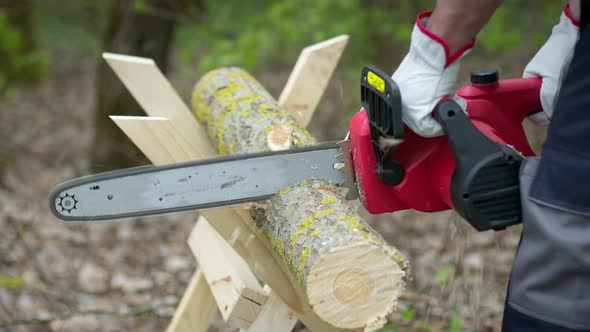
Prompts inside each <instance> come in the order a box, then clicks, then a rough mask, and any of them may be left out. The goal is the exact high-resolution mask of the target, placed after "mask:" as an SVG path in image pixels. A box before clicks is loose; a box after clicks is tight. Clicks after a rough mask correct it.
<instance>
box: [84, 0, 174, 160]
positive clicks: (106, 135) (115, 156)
mask: <svg viewBox="0 0 590 332" xmlns="http://www.w3.org/2000/svg"><path fill="white" fill-rule="evenodd" d="M178 1H181V0H178ZM144 2H145V3H146V5H150V6H152V5H153V6H159V7H158V8H161V9H162V10H165V13H166V15H158V12H157V9H156V10H153V9H151V10H146V11H145V12H144V11H142V12H138V11H137V10H136V9H134V6H133V1H131V0H121V1H119V0H117V1H111V2H110V3H111V7H110V11H109V18H108V23H107V25H106V27H105V30H104V33H103V47H102V49H103V50H104V51H106V52H113V53H121V54H128V55H136V56H141V57H147V58H152V59H154V61H155V62H156V63H157V64H158V66H159V67H160V68H161V69H162V71H163V72H166V70H167V68H168V57H169V53H170V49H171V45H172V41H173V36H174V30H175V27H176V21H175V18H174V17H173V15H172V16H171V14H170V13H174V11H175V10H178V8H179V7H178V4H177V3H176V2H177V1H173V0H169V1H157V0H149V1H148V0H145V1H144ZM150 8H151V7H150ZM113 114H116V115H144V113H143V112H142V110H141V108H140V106H139V105H138V104H137V102H136V101H135V100H134V99H133V97H132V96H131V94H130V93H129V92H128V91H127V89H126V88H125V86H124V85H123V84H122V83H121V82H120V81H119V79H118V78H117V77H116V75H115V74H114V73H113V71H112V70H111V69H110V68H109V66H108V65H107V63H106V62H105V61H103V60H102V59H100V60H99V62H98V66H97V85H96V109H95V113H94V123H95V134H94V139H93V143H92V149H91V164H92V167H93V168H94V170H95V171H104V170H108V169H116V168H124V167H129V166H133V165H137V164H139V163H146V162H147V161H146V160H145V157H144V156H143V155H142V153H141V152H140V151H139V150H138V149H137V148H136V147H135V145H133V144H132V143H131V142H130V141H129V140H127V139H126V137H125V135H124V134H123V132H121V131H120V130H119V129H118V128H117V126H116V125H115V124H114V123H113V121H111V120H110V119H109V115H113Z"/></svg>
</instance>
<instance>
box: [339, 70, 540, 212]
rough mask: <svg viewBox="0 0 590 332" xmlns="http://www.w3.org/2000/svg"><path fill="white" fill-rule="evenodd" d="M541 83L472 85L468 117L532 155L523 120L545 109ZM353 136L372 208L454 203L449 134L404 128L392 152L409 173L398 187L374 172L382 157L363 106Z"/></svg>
mask: <svg viewBox="0 0 590 332" xmlns="http://www.w3.org/2000/svg"><path fill="white" fill-rule="evenodd" d="M540 88H541V79H540V78H518V79H506V80H500V81H498V82H495V83H493V84H487V85H476V84H473V85H468V86H465V87H463V88H462V89H460V90H459V91H458V93H457V94H458V95H459V96H460V97H462V98H464V99H465V100H466V101H467V113H468V116H469V119H470V120H471V122H472V123H473V124H474V125H475V126H476V127H477V128H478V129H479V130H480V131H481V132H482V133H483V134H485V135H486V136H487V137H488V138H490V139H491V140H492V141H494V142H497V143H499V144H504V145H511V146H512V147H514V149H516V150H517V151H519V152H520V153H521V154H523V155H524V156H532V155H534V152H533V150H532V149H531V147H530V146H529V143H528V140H527V138H526V136H525V133H524V130H523V127H522V122H523V120H524V118H525V117H526V116H527V115H528V114H530V113H531V112H534V111H537V110H540V109H541V108H542V107H541V103H540V98H539V91H540ZM350 139H351V147H352V159H353V163H354V172H355V178H356V181H357V184H358V188H359V193H360V198H361V201H362V203H363V205H364V206H365V208H366V209H367V210H368V211H369V212H370V213H373V214H378V213H386V212H394V211H400V210H405V209H415V210H418V211H424V212H435V211H442V210H447V209H451V208H453V203H452V201H451V195H450V184H451V176H452V175H453V171H454V170H455V159H454V157H453V154H452V151H451V148H450V146H449V144H448V142H447V139H446V137H445V136H440V137H434V138H424V137H421V136H419V135H417V134H415V133H413V132H412V131H411V130H410V129H409V128H407V127H404V141H403V142H402V143H401V144H400V145H399V146H398V147H397V148H396V150H395V152H394V153H393V156H392V157H393V159H395V160H396V161H397V162H399V163H400V164H401V165H402V166H403V168H404V170H405V176H404V179H403V180H402V182H401V183H399V184H397V185H395V186H390V185H386V184H385V183H383V182H382V181H381V179H380V178H379V176H378V175H377V174H376V172H375V167H376V162H377V160H376V156H375V153H374V150H373V146H372V142H371V132H370V124H369V121H368V119H367V114H366V112H365V110H364V109H361V111H360V112H358V113H357V114H356V115H355V116H354V117H353V118H352V120H351V122H350Z"/></svg>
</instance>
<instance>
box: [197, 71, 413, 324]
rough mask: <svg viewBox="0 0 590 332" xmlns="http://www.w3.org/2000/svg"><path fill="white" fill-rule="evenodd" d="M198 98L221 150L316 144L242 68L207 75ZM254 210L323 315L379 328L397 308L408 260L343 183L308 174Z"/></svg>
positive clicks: (331, 321)
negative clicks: (354, 203)
mask: <svg viewBox="0 0 590 332" xmlns="http://www.w3.org/2000/svg"><path fill="white" fill-rule="evenodd" d="M192 103H193V109H194V111H195V114H196V116H197V119H198V120H199V121H200V122H201V123H202V124H203V125H204V126H205V128H206V130H207V133H208V135H209V137H210V139H211V141H212V143H213V144H214V146H216V147H217V148H218V150H219V152H220V154H228V153H229V154H234V153H250V152H260V151H268V150H271V149H274V147H275V146H285V145H288V146H297V147H303V146H309V145H313V144H315V143H316V140H315V139H314V137H313V136H312V135H311V134H309V133H308V132H307V131H306V130H305V129H303V128H302V127H301V126H300V125H298V124H297V123H296V122H295V121H294V120H293V118H291V117H290V116H289V115H288V114H287V112H286V111H285V110H283V109H282V108H281V107H280V106H279V105H278V103H277V102H276V101H275V100H274V99H273V97H272V96H271V95H270V94H269V93H268V92H267V91H266V90H265V89H264V88H263V87H262V86H261V85H260V83H258V82H257V81H256V80H255V79H254V78H253V77H252V76H250V75H249V74H248V73H246V72H245V71H243V70H241V69H238V68H222V69H218V70H214V71H212V72H209V73H208V74H206V75H205V76H204V77H202V78H201V80H200V81H199V82H198V83H197V85H196V86H195V89H194V93H193V98H192ZM277 130H278V131H279V134H278V135H277V133H276V131H277ZM277 137H282V138H280V139H277ZM286 141H288V143H289V144H286ZM271 142H272V144H269V143H271ZM251 212H252V215H253V216H254V217H255V221H256V224H257V226H258V227H259V228H260V229H261V230H262V231H263V232H264V234H265V235H266V236H267V238H268V239H269V240H270V242H271V243H272V247H273V249H274V251H275V252H276V253H277V254H278V255H279V256H280V257H281V259H282V261H283V263H284V264H285V265H286V266H287V267H288V268H289V270H290V272H291V273H292V275H293V276H295V278H296V279H297V281H298V283H299V285H300V286H301V287H302V288H303V289H304V291H305V294H306V297H307V300H308V301H309V304H310V306H311V308H313V310H314V311H315V312H316V314H317V315H318V316H320V317H321V318H322V319H323V320H325V321H326V322H328V323H329V324H331V325H333V326H335V327H338V328H351V329H352V328H363V327H367V326H371V327H374V326H378V325H379V323H382V322H384V321H385V317H386V316H387V314H389V313H390V312H392V311H393V310H394V309H395V305H396V301H397V298H398V296H399V294H400V293H401V291H402V290H403V288H404V280H405V275H406V273H405V272H406V269H407V262H406V261H405V259H404V258H403V257H402V255H401V254H400V252H399V251H398V250H397V249H395V248H393V247H391V246H389V245H388V244H387V243H386V242H385V241H384V240H383V238H382V237H381V236H380V235H379V234H377V233H376V232H375V231H373V230H372V228H371V227H370V226H368V225H367V224H366V223H365V222H364V221H363V220H362V219H361V218H360V216H359V215H358V213H357V212H356V210H355V209H354V208H352V207H351V206H350V205H349V204H348V202H346V200H345V199H344V197H343V195H342V193H341V189H340V188H338V187H336V186H334V185H332V184H330V183H327V182H326V181H323V180H310V181H305V182H303V183H300V184H298V185H296V186H294V187H292V188H285V189H284V190H282V191H281V192H280V194H278V195H276V196H275V197H274V198H272V199H271V200H270V201H269V203H268V206H267V208H266V209H264V208H260V207H259V208H256V209H253V210H252V211H251Z"/></svg>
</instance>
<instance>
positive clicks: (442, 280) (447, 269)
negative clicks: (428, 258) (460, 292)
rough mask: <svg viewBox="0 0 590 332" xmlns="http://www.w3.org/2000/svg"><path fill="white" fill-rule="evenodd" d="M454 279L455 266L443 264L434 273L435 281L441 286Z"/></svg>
mask: <svg viewBox="0 0 590 332" xmlns="http://www.w3.org/2000/svg"><path fill="white" fill-rule="evenodd" d="M454 277H455V266H454V265H452V264H443V265H441V266H440V267H439V268H438V271H436V276H435V280H436V282H437V283H438V284H439V285H441V286H443V285H446V284H447V283H449V282H450V281H452V280H453V278H454Z"/></svg>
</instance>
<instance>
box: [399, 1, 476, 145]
mask: <svg viewBox="0 0 590 332" xmlns="http://www.w3.org/2000/svg"><path fill="white" fill-rule="evenodd" d="M429 16H430V13H422V14H419V15H418V17H417V19H416V24H415V25H414V30H413V31H412V38H411V44H410V51H409V53H408V54H407V55H406V57H405V58H404V60H403V61H402V63H401V64H400V66H399V68H398V69H397V70H396V71H395V73H394V74H393V76H392V78H393V80H394V81H395V83H397V85H398V87H399V90H400V93H401V96H402V114H403V120H404V122H405V123H406V125H407V126H408V127H409V128H410V129H411V130H412V131H413V132H415V133H417V134H419V135H421V136H424V137H433V136H440V135H442V134H443V130H442V127H441V126H440V124H439V123H438V122H437V121H436V120H435V119H434V118H433V117H432V115H431V114H432V111H433V110H434V108H435V106H436V105H437V104H438V102H439V101H440V100H441V98H443V97H451V98H452V97H453V96H454V94H455V90H454V89H455V83H456V81H457V75H458V73H459V66H460V60H461V58H463V57H464V56H465V55H467V54H468V53H469V52H470V51H471V48H472V47H473V45H474V43H475V41H472V42H471V43H469V44H468V45H465V46H464V47H463V48H461V49H460V50H459V51H457V52H456V53H455V54H450V52H449V47H448V45H447V43H446V42H445V41H444V40H443V39H442V38H440V37H439V36H437V35H435V34H434V33H432V32H431V31H429V30H428V29H426V22H427V20H428V17H429ZM454 99H455V101H457V102H458V103H459V105H461V107H462V108H463V109H465V101H464V100H462V99H461V98H458V97H455V98H454Z"/></svg>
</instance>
